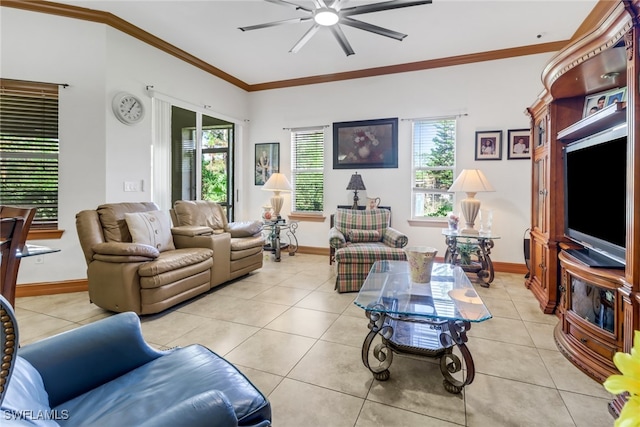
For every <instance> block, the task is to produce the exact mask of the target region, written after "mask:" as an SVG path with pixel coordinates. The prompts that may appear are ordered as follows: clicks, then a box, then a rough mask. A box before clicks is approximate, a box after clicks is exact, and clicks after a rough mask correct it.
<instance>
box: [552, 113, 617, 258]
mask: <svg viewBox="0 0 640 427" xmlns="http://www.w3.org/2000/svg"><path fill="white" fill-rule="evenodd" d="M563 154H564V156H563V157H564V195H565V197H564V234H565V236H567V237H568V238H570V239H571V240H573V241H575V242H577V243H579V244H580V245H582V246H583V249H574V250H569V251H567V252H569V253H570V254H571V255H573V256H574V257H575V258H577V259H578V260H579V261H581V262H583V263H584V264H586V265H588V266H590V267H602V268H624V266H625V254H626V249H625V246H626V237H627V236H626V229H627V226H626V223H627V221H626V210H627V209H626V206H627V205H626V199H627V194H626V192H627V126H626V124H623V125H620V126H617V127H614V128H612V129H609V130H606V131H604V132H600V133H598V134H595V135H592V136H589V137H587V138H584V139H581V140H578V141H575V142H572V143H571V144H568V145H567V146H566V147H564V153H563Z"/></svg>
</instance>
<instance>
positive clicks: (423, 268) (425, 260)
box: [404, 246, 438, 283]
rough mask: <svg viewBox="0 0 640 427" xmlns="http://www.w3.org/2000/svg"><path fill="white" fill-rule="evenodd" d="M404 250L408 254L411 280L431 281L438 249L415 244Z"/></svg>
mask: <svg viewBox="0 0 640 427" xmlns="http://www.w3.org/2000/svg"><path fill="white" fill-rule="evenodd" d="M404 252H405V253H406V254H407V261H408V262H409V272H410V274H411V281H412V282H415V283H429V282H430V281H431V270H432V269H433V261H434V260H435V258H436V254H437V253H438V250H437V249H436V248H432V247H429V246H413V247H409V248H405V250H404Z"/></svg>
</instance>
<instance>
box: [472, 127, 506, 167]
mask: <svg viewBox="0 0 640 427" xmlns="http://www.w3.org/2000/svg"><path fill="white" fill-rule="evenodd" d="M501 159H502V131H501V130H490V131H482V132H476V160H501Z"/></svg>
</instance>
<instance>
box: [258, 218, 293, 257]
mask: <svg viewBox="0 0 640 427" xmlns="http://www.w3.org/2000/svg"><path fill="white" fill-rule="evenodd" d="M264 229H265V230H266V231H267V232H268V236H267V242H268V244H267V245H265V246H264V250H265V251H270V252H273V255H274V259H275V261H276V262H280V259H281V258H280V254H281V250H282V249H286V250H287V251H288V252H289V256H294V255H295V254H296V252H298V238H297V237H296V230H297V229H298V223H297V222H293V221H292V222H289V223H285V222H271V223H265V225H264ZM282 230H284V231H285V233H286V237H287V238H286V240H288V242H287V241H285V242H282V241H281V240H280V233H281V231H282Z"/></svg>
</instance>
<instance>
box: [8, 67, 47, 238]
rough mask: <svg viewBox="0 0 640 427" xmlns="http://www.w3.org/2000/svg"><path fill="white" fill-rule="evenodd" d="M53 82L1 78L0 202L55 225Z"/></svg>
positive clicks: (37, 224) (44, 225)
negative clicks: (28, 210) (31, 211)
mask: <svg viewBox="0 0 640 427" xmlns="http://www.w3.org/2000/svg"><path fill="white" fill-rule="evenodd" d="M58 153H59V139H58V85H55V84H48V83H34V82H24V81H19V80H7V79H0V204H4V205H16V206H25V207H35V208H37V209H38V210H37V211H36V217H35V218H34V220H33V224H32V226H31V227H32V228H47V229H55V228H57V227H58Z"/></svg>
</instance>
